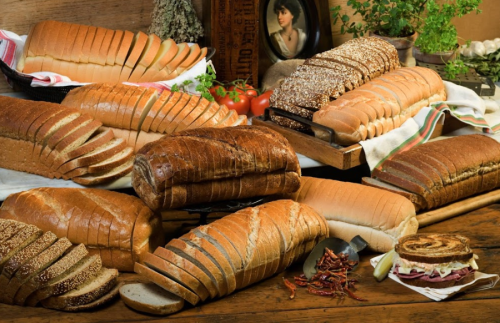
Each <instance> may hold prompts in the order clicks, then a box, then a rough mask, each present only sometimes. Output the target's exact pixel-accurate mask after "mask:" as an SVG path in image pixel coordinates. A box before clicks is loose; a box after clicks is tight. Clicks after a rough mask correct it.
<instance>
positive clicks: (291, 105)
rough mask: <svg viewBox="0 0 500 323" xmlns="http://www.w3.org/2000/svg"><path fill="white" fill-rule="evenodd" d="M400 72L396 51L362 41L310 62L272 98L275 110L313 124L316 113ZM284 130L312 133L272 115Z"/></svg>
mask: <svg viewBox="0 0 500 323" xmlns="http://www.w3.org/2000/svg"><path fill="white" fill-rule="evenodd" d="M397 68H399V58H398V53H397V50H396V48H395V47H394V46H393V45H391V44H389V43H388V42H386V41H384V40H382V39H380V38H376V37H360V38H355V39H352V40H349V41H347V42H346V43H344V44H342V45H341V46H339V47H336V48H334V49H331V50H329V51H326V52H322V53H318V54H316V55H314V56H313V57H312V58H309V59H306V60H305V62H304V64H302V65H300V66H298V67H297V69H296V71H295V72H293V73H292V74H291V75H290V76H289V77H287V78H285V80H284V81H283V83H282V84H281V85H280V87H278V88H276V89H275V90H274V92H273V94H272V95H271V97H270V100H269V102H270V105H271V106H272V107H275V108H278V109H282V110H285V111H287V112H290V113H292V114H294V115H297V116H299V117H302V118H305V119H308V120H312V116H313V113H314V112H315V111H317V110H319V109H320V108H321V107H322V106H323V105H325V104H327V103H328V102H330V101H332V100H335V99H337V98H339V97H340V96H341V95H343V94H344V93H345V92H347V91H350V90H353V89H355V88H357V87H359V86H361V85H362V84H364V83H366V82H369V81H370V80H372V79H374V78H376V77H378V76H380V75H382V74H384V73H387V72H390V71H393V70H395V69H397ZM271 118H272V120H273V121H274V122H275V123H277V124H279V125H281V126H284V127H289V128H292V129H296V130H302V131H311V129H310V127H309V126H307V125H305V124H304V123H300V122H297V121H295V120H293V119H290V118H286V117H284V116H280V115H278V114H273V115H271Z"/></svg>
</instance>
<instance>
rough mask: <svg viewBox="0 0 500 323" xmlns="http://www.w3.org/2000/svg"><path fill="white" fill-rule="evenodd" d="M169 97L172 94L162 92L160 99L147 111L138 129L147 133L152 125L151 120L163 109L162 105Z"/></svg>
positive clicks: (166, 91) (167, 91) (165, 91)
mask: <svg viewBox="0 0 500 323" xmlns="http://www.w3.org/2000/svg"><path fill="white" fill-rule="evenodd" d="M171 96H172V92H170V91H169V90H164V91H163V92H162V93H161V94H160V97H159V98H158V99H157V100H156V101H155V102H154V104H153V106H152V107H151V109H149V111H148V113H147V115H146V116H145V117H144V120H143V122H142V125H141V128H140V129H141V130H142V131H145V132H149V127H150V126H151V124H152V123H153V120H154V119H155V118H156V116H157V115H158V112H160V110H161V109H162V108H163V105H165V103H167V102H168V100H169V99H170V97H171Z"/></svg>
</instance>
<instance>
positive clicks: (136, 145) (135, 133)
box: [61, 83, 247, 152]
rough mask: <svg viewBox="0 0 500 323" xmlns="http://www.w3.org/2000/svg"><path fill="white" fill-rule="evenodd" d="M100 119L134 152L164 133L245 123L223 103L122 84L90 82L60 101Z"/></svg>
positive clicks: (244, 118)
mask: <svg viewBox="0 0 500 323" xmlns="http://www.w3.org/2000/svg"><path fill="white" fill-rule="evenodd" d="M61 104H62V105H63V106H67V107H70V108H75V109H78V110H79V111H80V112H81V113H85V114H88V115H90V116H92V117H93V118H95V119H96V120H99V121H101V122H102V124H103V125H104V126H105V128H110V129H112V130H113V133H114V134H115V136H116V137H119V138H122V139H123V140H124V141H125V143H126V144H127V145H128V146H130V147H132V148H133V149H134V151H135V152H137V151H138V150H139V149H140V148H142V146H144V145H145V144H146V143H148V142H151V141H155V140H157V139H159V138H161V137H162V136H163V135H165V134H170V133H174V132H177V131H181V130H185V129H194V128H203V127H216V128H218V127H230V126H236V125H246V124H247V118H246V116H243V115H242V116H238V114H237V113H235V111H234V110H229V109H228V108H227V107H226V106H225V105H223V104H221V105H219V104H217V103H216V102H210V101H208V100H207V99H205V98H203V97H199V96H196V95H191V94H187V93H183V92H170V91H168V90H164V91H163V92H162V93H161V94H160V93H159V91H157V90H156V89H154V88H145V87H137V86H133V85H125V84H108V83H93V84H90V85H86V86H82V87H78V88H75V89H73V90H71V91H70V92H69V93H68V95H67V96H66V97H65V98H64V100H63V101H62V102H61Z"/></svg>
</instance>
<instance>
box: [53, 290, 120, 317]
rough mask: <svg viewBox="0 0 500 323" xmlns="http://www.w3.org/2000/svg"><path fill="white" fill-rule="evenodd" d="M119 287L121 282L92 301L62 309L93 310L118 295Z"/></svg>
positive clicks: (72, 310)
mask: <svg viewBox="0 0 500 323" xmlns="http://www.w3.org/2000/svg"><path fill="white" fill-rule="evenodd" d="M120 287H121V284H116V285H115V287H113V289H111V290H110V291H109V292H107V293H106V294H104V295H103V296H101V297H100V298H98V299H96V300H95V301H93V302H90V303H88V304H84V305H77V306H67V307H65V308H63V309H62V310H63V311H65V312H79V311H88V310H93V309H96V308H98V307H100V306H103V305H105V304H108V303H109V302H111V301H112V300H113V299H115V297H117V296H118V295H120V293H119V292H120Z"/></svg>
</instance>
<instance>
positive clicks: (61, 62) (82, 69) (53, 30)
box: [17, 20, 207, 83]
mask: <svg viewBox="0 0 500 323" xmlns="http://www.w3.org/2000/svg"><path fill="white" fill-rule="evenodd" d="M206 55H207V49H206V48H200V47H199V45H197V44H194V45H191V46H190V45H189V44H187V43H181V44H175V42H173V41H172V40H171V39H167V40H165V41H163V42H162V41H161V39H160V38H159V37H158V36H156V35H154V34H149V35H147V34H145V33H143V32H141V31H139V32H137V33H136V34H134V33H132V32H130V31H127V30H112V29H107V28H102V27H96V26H87V25H79V24H72V23H67V22H61V21H54V20H47V21H41V22H38V23H37V24H35V25H34V26H33V27H32V28H31V30H30V32H29V33H28V38H27V39H26V43H25V47H24V50H23V55H22V57H21V58H20V60H19V62H18V65H17V70H18V71H20V72H23V73H28V74H29V73H34V72H41V71H48V72H54V73H58V74H61V75H65V76H68V77H69V78H70V79H71V80H73V81H77V82H115V83H117V82H124V81H128V82H155V81H162V80H169V79H173V78H175V77H177V76H179V75H181V74H183V73H185V72H187V71H188V70H189V69H191V68H192V67H193V66H194V65H196V64H197V63H198V62H199V61H201V60H203V59H204V58H205V57H206Z"/></svg>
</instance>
